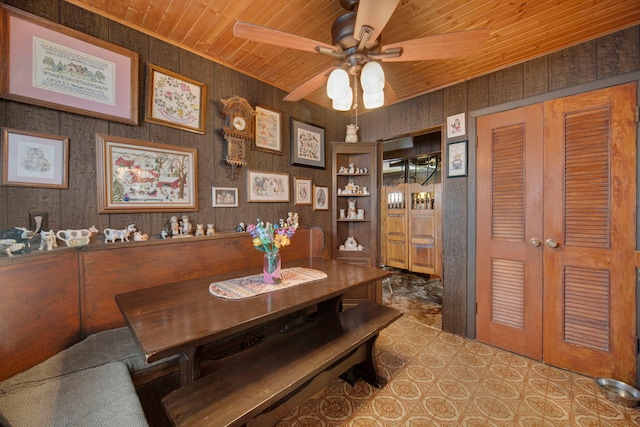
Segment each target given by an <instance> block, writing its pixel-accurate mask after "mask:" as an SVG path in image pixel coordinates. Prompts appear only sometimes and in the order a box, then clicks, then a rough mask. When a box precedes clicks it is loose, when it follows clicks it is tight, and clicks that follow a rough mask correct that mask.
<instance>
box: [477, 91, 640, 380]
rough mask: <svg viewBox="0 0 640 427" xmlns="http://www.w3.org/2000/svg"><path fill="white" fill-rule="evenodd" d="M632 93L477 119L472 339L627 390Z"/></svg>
mask: <svg viewBox="0 0 640 427" xmlns="http://www.w3.org/2000/svg"><path fill="white" fill-rule="evenodd" d="M636 90H637V89H636V85H635V84H629V85H621V86H617V87H612V88H607V89H602V90H598V91H594V92H591V93H588V94H583V95H577V96H572V97H568V98H563V99H558V100H553V101H548V102H545V103H544V104H539V105H534V106H530V107H524V108H520V109H517V110H513V111H507V112H503V113H498V114H494V115H491V116H486V117H482V118H479V119H478V150H477V153H478V158H477V161H478V184H477V188H478V191H477V197H478V198H477V204H478V207H477V213H478V215H477V237H478V239H477V248H476V252H477V258H476V261H477V283H476V292H477V303H478V312H477V324H476V325H477V336H478V339H479V340H480V341H483V342H486V343H488V344H491V345H495V346H497V347H501V348H504V349H507V350H511V351H514V352H517V353H519V354H523V355H526V356H529V357H532V358H535V359H538V360H543V361H544V362H545V363H548V364H552V365H556V366H559V367H561V368H566V369H569V370H572V371H575V372H581V373H584V374H587V375H590V376H605V377H612V378H616V379H619V380H622V381H625V382H628V383H632V384H633V383H635V352H636V330H635V322H636V309H635V307H636V306H635V302H636V294H635V291H636V283H635V264H634V251H635V248H636V137H635V134H636V123H635V106H636V101H635V100H636ZM532 239H536V240H532Z"/></svg>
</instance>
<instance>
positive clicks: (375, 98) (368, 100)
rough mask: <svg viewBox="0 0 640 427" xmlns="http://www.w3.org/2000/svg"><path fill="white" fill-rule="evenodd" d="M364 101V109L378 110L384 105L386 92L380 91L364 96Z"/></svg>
mask: <svg viewBox="0 0 640 427" xmlns="http://www.w3.org/2000/svg"><path fill="white" fill-rule="evenodd" d="M362 100H363V101H364V108H368V109H371V108H378V107H382V105H384V91H383V90H380V91H378V92H375V93H367V92H365V93H364V94H362Z"/></svg>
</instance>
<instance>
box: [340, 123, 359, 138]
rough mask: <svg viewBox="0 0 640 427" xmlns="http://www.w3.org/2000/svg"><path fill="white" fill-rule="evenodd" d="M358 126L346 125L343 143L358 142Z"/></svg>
mask: <svg viewBox="0 0 640 427" xmlns="http://www.w3.org/2000/svg"><path fill="white" fill-rule="evenodd" d="M358 129H359V128H358V126H356V125H353V124H350V125H347V136H346V137H345V138H344V141H345V142H358Z"/></svg>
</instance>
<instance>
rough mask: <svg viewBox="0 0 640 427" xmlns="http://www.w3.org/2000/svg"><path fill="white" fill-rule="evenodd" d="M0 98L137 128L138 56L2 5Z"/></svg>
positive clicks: (0, 18)
mask: <svg viewBox="0 0 640 427" xmlns="http://www.w3.org/2000/svg"><path fill="white" fill-rule="evenodd" d="M0 15H1V16H0V20H2V22H4V23H5V24H8V25H6V26H4V27H3V31H2V32H0V37H1V38H2V40H0V51H1V52H0V57H2V60H3V62H5V64H4V67H3V69H4V71H5V72H3V74H4V76H3V78H2V79H0V96H2V97H3V98H7V99H11V100H14V101H19V102H25V103H27V104H34V105H39V106H42V107H47V108H55V109H58V110H63V111H69V112H71V113H76V114H83V115H86V116H93V117H98V118H100V119H105V120H112V121H116V122H122V123H127V124H133V125H137V124H138V54H137V53H135V52H133V51H130V50H128V49H125V48H122V47H120V46H116V45H114V44H111V43H108V42H106V41H104V40H101V39H98V38H95V37H91V36H89V35H87V34H84V33H81V32H79V31H76V30H72V29H71V28H67V27H65V26H62V25H58V24H55V23H53V22H51V21H48V20H46V19H42V18H39V17H37V16H34V15H31V14H28V13H25V12H23V11H20V10H18V9H15V8H12V7H9V6H5V5H0Z"/></svg>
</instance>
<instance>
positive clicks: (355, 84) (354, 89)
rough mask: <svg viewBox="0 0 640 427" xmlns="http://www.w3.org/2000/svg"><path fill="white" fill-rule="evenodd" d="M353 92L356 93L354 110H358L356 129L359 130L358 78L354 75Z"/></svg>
mask: <svg viewBox="0 0 640 427" xmlns="http://www.w3.org/2000/svg"><path fill="white" fill-rule="evenodd" d="M353 91H354V92H355V97H354V99H355V102H354V103H353V109H354V110H356V129H357V128H358V78H357V77H356V75H355V74H354V76H353Z"/></svg>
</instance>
